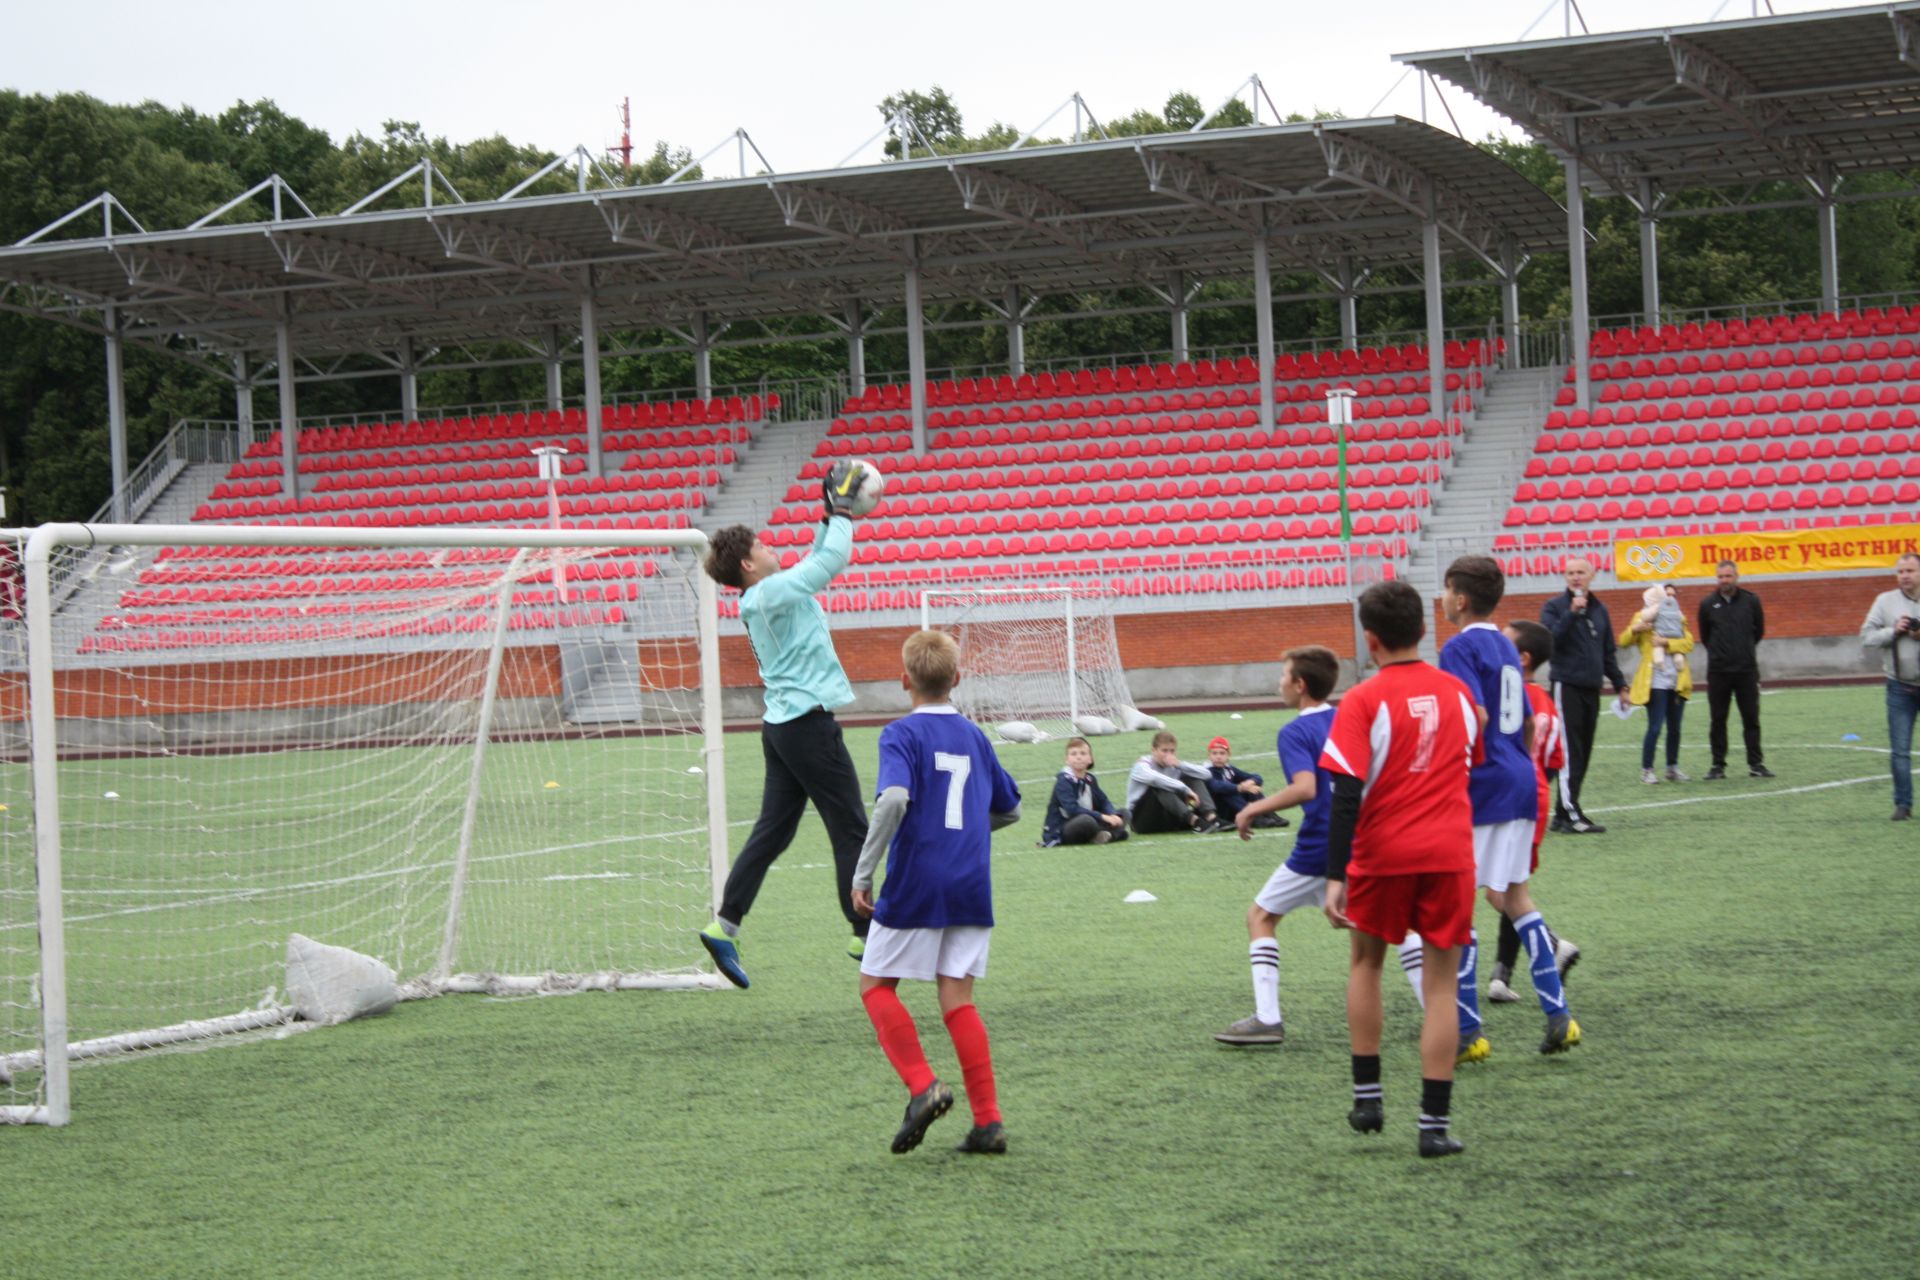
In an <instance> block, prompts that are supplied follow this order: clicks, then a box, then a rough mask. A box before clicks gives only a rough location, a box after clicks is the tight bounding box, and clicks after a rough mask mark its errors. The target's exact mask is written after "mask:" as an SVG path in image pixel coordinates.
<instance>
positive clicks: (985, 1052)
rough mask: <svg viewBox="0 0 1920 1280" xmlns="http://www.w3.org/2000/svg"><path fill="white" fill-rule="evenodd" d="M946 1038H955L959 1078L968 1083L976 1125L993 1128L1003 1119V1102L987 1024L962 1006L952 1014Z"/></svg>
mask: <svg viewBox="0 0 1920 1280" xmlns="http://www.w3.org/2000/svg"><path fill="white" fill-rule="evenodd" d="M947 1034H948V1035H950V1036H952V1037H953V1051H954V1053H955V1054H957V1055H958V1056H959V1058H960V1074H961V1075H962V1076H963V1077H964V1078H965V1079H966V1082H967V1105H968V1106H970V1107H972V1108H973V1122H974V1124H976V1125H985V1124H992V1123H993V1122H994V1121H996V1120H998V1119H999V1118H1000V1098H999V1095H998V1094H997V1093H996V1092H995V1091H994V1086H993V1051H992V1049H991V1048H989V1047H988V1045H987V1024H986V1023H984V1022H982V1021H980V1010H979V1009H977V1008H975V1007H974V1006H973V1005H970V1004H963V1005H961V1006H960V1007H959V1008H958V1009H955V1010H954V1011H953V1012H952V1013H949V1014H948V1015H947Z"/></svg>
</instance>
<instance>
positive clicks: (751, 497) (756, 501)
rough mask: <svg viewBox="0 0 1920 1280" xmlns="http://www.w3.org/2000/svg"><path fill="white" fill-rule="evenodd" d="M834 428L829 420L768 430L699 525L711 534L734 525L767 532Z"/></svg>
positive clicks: (725, 483)
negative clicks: (803, 469) (802, 470)
mask: <svg viewBox="0 0 1920 1280" xmlns="http://www.w3.org/2000/svg"><path fill="white" fill-rule="evenodd" d="M832 425H833V422H832V420H831V419H827V418H818V419H813V420H809V421H802V422H775V423H770V424H768V426H767V428H766V430H764V431H762V432H761V433H760V434H759V435H758V436H756V437H755V438H754V441H753V444H752V446H751V447H750V448H748V449H747V450H746V451H745V453H744V455H743V456H741V457H740V458H739V460H738V461H737V462H735V464H734V468H733V474H731V475H729V476H727V477H726V479H725V480H724V481H723V482H722V484H721V486H720V491H719V493H717V494H716V495H714V499H713V501H712V502H710V503H708V504H707V505H706V507H705V508H704V509H703V510H702V511H701V513H700V516H699V518H698V520H697V521H696V523H697V524H698V525H699V527H700V528H702V529H704V530H705V531H707V532H708V533H712V532H713V531H714V530H715V529H722V528H725V527H726V526H727V525H730V524H744V525H749V526H751V527H753V528H755V529H759V528H762V527H764V526H765V525H766V522H767V517H768V516H769V515H771V514H772V512H773V509H774V508H775V507H776V506H779V505H780V504H781V503H782V502H783V501H785V499H786V495H787V486H789V485H791V484H792V483H793V479H794V477H795V476H797V475H799V474H800V467H801V465H802V464H804V463H805V462H806V460H807V459H808V458H810V457H812V456H813V451H814V450H815V449H816V448H818V447H819V445H820V442H821V441H822V440H824V439H826V435H827V429H828V428H829V427H831V426H832Z"/></svg>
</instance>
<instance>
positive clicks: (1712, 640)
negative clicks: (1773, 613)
mask: <svg viewBox="0 0 1920 1280" xmlns="http://www.w3.org/2000/svg"><path fill="white" fill-rule="evenodd" d="M1715 577H1716V578H1717V579H1718V581H1719V586H1718V587H1717V588H1716V589H1715V590H1714V592H1713V594H1712V595H1710V596H1708V597H1707V598H1706V599H1705V600H1702V601H1701V602H1700V618H1699V622H1700V626H1699V641H1698V643H1699V645H1700V646H1701V647H1702V648H1704V649H1705V650H1706V651H1707V710H1708V711H1709V712H1710V713H1711V716H1712V718H1711V720H1710V721H1709V723H1708V725H1707V745H1708V746H1709V747H1711V748H1712V749H1713V768H1711V769H1709V770H1707V781H1708V782H1717V781H1719V780H1720V779H1722V778H1724V777H1726V776H1727V707H1728V704H1730V703H1734V702H1738V703H1739V704H1740V733H1741V736H1742V737H1744V738H1745V739H1746V740H1747V776H1748V777H1750V778H1771V777H1772V776H1773V770H1771V769H1769V768H1767V763H1766V756H1765V755H1764V754H1763V753H1762V752H1761V750H1760V654H1759V649H1760V641H1761V640H1762V639H1763V638H1764V637H1765V636H1766V634H1767V618H1766V614H1765V613H1764V612H1763V611H1762V610H1761V608H1760V597H1759V596H1757V595H1755V594H1753V592H1751V591H1749V590H1747V589H1746V588H1745V587H1743V586H1741V585H1740V570H1739V567H1738V566H1736V565H1735V564H1734V563H1733V561H1731V560H1722V561H1721V562H1720V564H1719V565H1718V567H1717V568H1716V569H1715Z"/></svg>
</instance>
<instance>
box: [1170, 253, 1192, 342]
mask: <svg viewBox="0 0 1920 1280" xmlns="http://www.w3.org/2000/svg"><path fill="white" fill-rule="evenodd" d="M1167 296H1168V297H1169V298H1172V299H1173V315H1172V318H1171V323H1172V327H1173V362H1174V363H1175V364H1185V363H1186V362H1187V360H1188V358H1189V357H1188V355H1187V276H1186V273H1185V272H1183V271H1175V272H1172V273H1170V274H1169V275H1168V276H1167Z"/></svg>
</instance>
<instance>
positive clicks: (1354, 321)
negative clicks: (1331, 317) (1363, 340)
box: [1340, 254, 1360, 351]
mask: <svg viewBox="0 0 1920 1280" xmlns="http://www.w3.org/2000/svg"><path fill="white" fill-rule="evenodd" d="M1340 345H1341V346H1343V347H1345V348H1346V349H1347V350H1349V351H1352V350H1354V349H1355V348H1357V347H1358V346H1359V345H1360V291H1359V290H1358V289H1356V288H1355V287H1354V284H1353V259H1352V258H1350V257H1348V256H1346V255H1344V254H1342V255H1341V258H1340Z"/></svg>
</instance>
